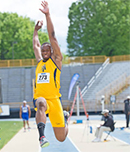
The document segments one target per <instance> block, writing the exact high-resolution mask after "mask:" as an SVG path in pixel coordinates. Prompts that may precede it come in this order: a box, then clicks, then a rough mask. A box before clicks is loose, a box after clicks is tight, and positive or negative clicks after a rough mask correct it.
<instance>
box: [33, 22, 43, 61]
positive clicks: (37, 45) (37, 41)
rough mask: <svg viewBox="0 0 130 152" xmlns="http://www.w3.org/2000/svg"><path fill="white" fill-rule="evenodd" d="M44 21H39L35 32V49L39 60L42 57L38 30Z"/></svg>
mask: <svg viewBox="0 0 130 152" xmlns="http://www.w3.org/2000/svg"><path fill="white" fill-rule="evenodd" d="M42 25H43V21H38V22H37V24H36V25H35V29H34V33H33V49H34V54H35V57H36V60H37V62H38V61H40V60H41V59H42V55H41V44H40V41H39V38H38V30H39V29H40V28H41V27H42Z"/></svg>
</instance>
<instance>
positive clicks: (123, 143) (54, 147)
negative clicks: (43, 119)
mask: <svg viewBox="0 0 130 152" xmlns="http://www.w3.org/2000/svg"><path fill="white" fill-rule="evenodd" d="M114 118H115V121H116V130H115V131H114V132H113V134H112V135H113V136H114V137H116V138H114V139H113V137H111V136H109V137H108V141H106V142H104V140H103V139H104V138H105V137H106V135H107V134H106V133H103V137H102V142H98V143H93V142H92V140H93V139H94V138H95V137H94V133H95V129H96V126H97V125H98V124H101V123H103V122H102V121H101V116H90V120H89V121H86V120H85V119H86V118H85V117H83V116H81V117H79V118H77V117H72V118H71V121H70V123H69V134H68V138H67V139H66V141H65V142H63V143H60V142H58V141H57V140H56V139H55V137H54V134H53V129H52V127H51V124H50V123H49V122H48V123H47V126H46V130H45V132H46V136H47V138H48V139H49V141H50V146H49V147H46V148H44V149H41V148H40V146H39V141H38V131H37V128H36V123H35V120H34V119H32V120H30V126H31V130H30V131H26V132H24V131H23V129H21V130H20V131H19V132H18V133H17V134H16V135H15V136H14V137H13V138H12V139H11V140H10V141H9V142H8V143H7V145H5V146H4V147H3V149H1V151H0V152H104V151H105V152H110V151H112V152H123V151H124V152H130V143H129V142H127V141H130V129H124V130H121V129H120V128H121V127H123V126H125V118H124V116H123V115H117V116H114ZM77 119H81V120H83V123H82V124H77V123H76V124H75V122H76V120H77ZM90 126H91V127H92V128H93V130H92V133H90ZM117 132H118V133H117Z"/></svg>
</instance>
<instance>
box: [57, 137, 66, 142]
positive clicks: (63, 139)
mask: <svg viewBox="0 0 130 152" xmlns="http://www.w3.org/2000/svg"><path fill="white" fill-rule="evenodd" d="M56 139H57V140H58V141H60V142H63V141H65V139H66V137H56Z"/></svg>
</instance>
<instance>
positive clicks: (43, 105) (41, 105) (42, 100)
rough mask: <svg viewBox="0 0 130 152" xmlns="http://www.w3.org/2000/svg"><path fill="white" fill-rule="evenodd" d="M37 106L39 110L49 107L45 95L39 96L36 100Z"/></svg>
mask: <svg viewBox="0 0 130 152" xmlns="http://www.w3.org/2000/svg"><path fill="white" fill-rule="evenodd" d="M36 106H37V108H38V109H39V110H40V109H43V108H44V109H45V110H46V109H47V104H46V99H45V98H43V97H40V98H38V99H37V101H36Z"/></svg>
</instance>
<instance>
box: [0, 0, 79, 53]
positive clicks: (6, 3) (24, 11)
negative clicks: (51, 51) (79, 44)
mask: <svg viewBox="0 0 130 152" xmlns="http://www.w3.org/2000/svg"><path fill="white" fill-rule="evenodd" d="M76 1H77V0H47V2H48V3H49V8H50V13H51V17H52V21H53V24H54V28H55V33H56V37H57V39H58V42H59V45H60V46H61V51H62V52H64V53H66V50H67V42H66V38H67V32H68V26H69V19H68V11H69V7H70V6H71V4H72V2H76ZM40 7H41V0H0V12H13V13H18V15H20V16H27V17H29V18H31V19H32V20H35V21H37V20H43V22H44V26H43V28H45V26H46V21H45V17H44V15H43V14H42V13H41V12H40V11H39V8H40Z"/></svg>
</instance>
